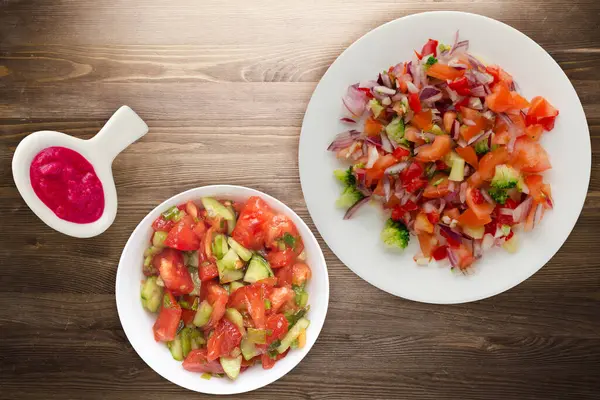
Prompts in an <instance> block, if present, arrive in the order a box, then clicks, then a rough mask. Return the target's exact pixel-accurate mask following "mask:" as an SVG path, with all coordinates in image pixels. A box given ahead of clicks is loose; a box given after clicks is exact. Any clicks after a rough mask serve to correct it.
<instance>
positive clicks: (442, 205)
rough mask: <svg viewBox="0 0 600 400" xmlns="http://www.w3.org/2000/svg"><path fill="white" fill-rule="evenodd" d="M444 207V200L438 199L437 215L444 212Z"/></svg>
mask: <svg viewBox="0 0 600 400" xmlns="http://www.w3.org/2000/svg"><path fill="white" fill-rule="evenodd" d="M445 207H446V200H444V199H440V205H439V206H438V210H437V212H438V214H441V213H442V211H444V208H445Z"/></svg>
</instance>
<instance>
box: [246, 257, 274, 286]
mask: <svg viewBox="0 0 600 400" xmlns="http://www.w3.org/2000/svg"><path fill="white" fill-rule="evenodd" d="M272 276H274V274H273V270H272V269H271V266H270V265H269V263H268V262H267V260H265V259H264V258H262V257H261V256H259V255H258V254H255V255H254V256H252V259H251V260H250V264H248V269H247V270H246V275H244V282H248V283H254V282H256V281H260V280H261V279H266V278H270V277H272Z"/></svg>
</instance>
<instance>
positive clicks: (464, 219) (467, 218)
mask: <svg viewBox="0 0 600 400" xmlns="http://www.w3.org/2000/svg"><path fill="white" fill-rule="evenodd" d="M457 221H458V223H459V225H461V226H484V225H485V224H489V223H490V222H492V218H491V217H490V214H486V215H483V217H481V218H479V217H478V216H477V214H475V212H474V211H473V209H472V208H468V209H467V210H466V211H465V212H464V213H462V214H461V215H460V217H458V219H457Z"/></svg>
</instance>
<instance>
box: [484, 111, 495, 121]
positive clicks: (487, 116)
mask: <svg viewBox="0 0 600 400" xmlns="http://www.w3.org/2000/svg"><path fill="white" fill-rule="evenodd" d="M481 115H482V116H483V118H485V119H488V120H490V121H493V120H494V119H496V114H494V112H493V111H492V110H487V111H486V112H484V113H482V114H481Z"/></svg>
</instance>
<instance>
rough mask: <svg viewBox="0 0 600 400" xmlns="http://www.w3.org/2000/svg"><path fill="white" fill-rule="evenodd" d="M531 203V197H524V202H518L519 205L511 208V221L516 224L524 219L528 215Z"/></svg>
mask: <svg viewBox="0 0 600 400" xmlns="http://www.w3.org/2000/svg"><path fill="white" fill-rule="evenodd" d="M532 204H533V198H532V197H527V199H525V201H524V202H522V203H521V204H519V206H518V207H517V208H515V209H514V210H513V215H512V217H513V221H514V222H515V223H517V224H518V223H519V222H523V221H524V220H525V218H527V215H529V212H530V211H531V206H532Z"/></svg>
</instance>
